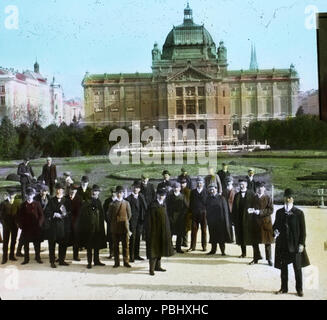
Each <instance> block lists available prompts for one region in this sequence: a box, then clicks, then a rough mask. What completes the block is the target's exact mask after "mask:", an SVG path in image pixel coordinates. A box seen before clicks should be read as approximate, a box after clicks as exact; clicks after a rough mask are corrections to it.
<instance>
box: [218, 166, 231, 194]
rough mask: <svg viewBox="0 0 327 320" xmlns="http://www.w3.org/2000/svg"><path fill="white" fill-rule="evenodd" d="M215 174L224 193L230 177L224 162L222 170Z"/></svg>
mask: <svg viewBox="0 0 327 320" xmlns="http://www.w3.org/2000/svg"><path fill="white" fill-rule="evenodd" d="M217 174H218V176H219V178H220V181H221V186H222V189H223V192H225V191H226V188H227V179H228V178H229V177H230V176H231V174H230V172H229V171H228V164H227V163H225V162H224V163H223V164H222V169H221V170H219V171H218V172H217Z"/></svg>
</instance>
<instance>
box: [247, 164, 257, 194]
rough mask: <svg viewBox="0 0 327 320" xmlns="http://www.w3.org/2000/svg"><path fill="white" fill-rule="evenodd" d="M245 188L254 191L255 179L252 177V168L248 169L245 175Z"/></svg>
mask: <svg viewBox="0 0 327 320" xmlns="http://www.w3.org/2000/svg"><path fill="white" fill-rule="evenodd" d="M246 182H247V188H248V190H251V191H252V192H253V193H256V187H257V186H256V181H255V179H254V169H252V168H251V169H249V171H248V175H247V176H246Z"/></svg>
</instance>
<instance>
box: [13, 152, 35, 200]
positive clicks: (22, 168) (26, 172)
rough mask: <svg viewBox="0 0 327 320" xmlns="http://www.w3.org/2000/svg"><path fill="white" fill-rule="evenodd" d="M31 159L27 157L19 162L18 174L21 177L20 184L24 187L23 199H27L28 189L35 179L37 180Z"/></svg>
mask: <svg viewBox="0 0 327 320" xmlns="http://www.w3.org/2000/svg"><path fill="white" fill-rule="evenodd" d="M29 162H30V159H29V158H28V157H26V158H25V159H24V161H23V162H22V163H20V164H19V166H18V169H17V175H18V176H19V177H20V184H21V188H22V199H23V201H24V200H25V197H26V189H27V188H28V187H29V186H30V185H31V184H32V182H33V180H35V181H36V177H35V174H34V171H33V169H32V167H31V165H30V164H29Z"/></svg>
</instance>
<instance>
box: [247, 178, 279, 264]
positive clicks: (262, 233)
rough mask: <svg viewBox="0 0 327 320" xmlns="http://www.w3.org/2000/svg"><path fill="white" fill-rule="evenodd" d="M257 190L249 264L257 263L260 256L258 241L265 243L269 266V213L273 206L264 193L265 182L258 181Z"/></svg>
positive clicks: (270, 241)
mask: <svg viewBox="0 0 327 320" xmlns="http://www.w3.org/2000/svg"><path fill="white" fill-rule="evenodd" d="M257 187H258V192H257V194H256V195H255V198H254V207H253V213H252V215H253V230H252V235H253V261H251V262H250V264H257V263H258V261H259V260H260V259H262V257H261V253H260V249H259V243H264V244H265V252H266V260H267V262H268V264H269V266H272V262H271V244H272V243H273V242H274V236H273V228H272V222H271V215H272V214H273V212H274V206H273V203H272V201H271V198H270V197H269V196H268V195H267V194H266V193H265V191H266V188H265V183H264V182H259V183H258V186H257Z"/></svg>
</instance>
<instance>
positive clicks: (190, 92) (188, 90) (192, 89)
mask: <svg viewBox="0 0 327 320" xmlns="http://www.w3.org/2000/svg"><path fill="white" fill-rule="evenodd" d="M186 95H187V96H195V87H187V88H186Z"/></svg>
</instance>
